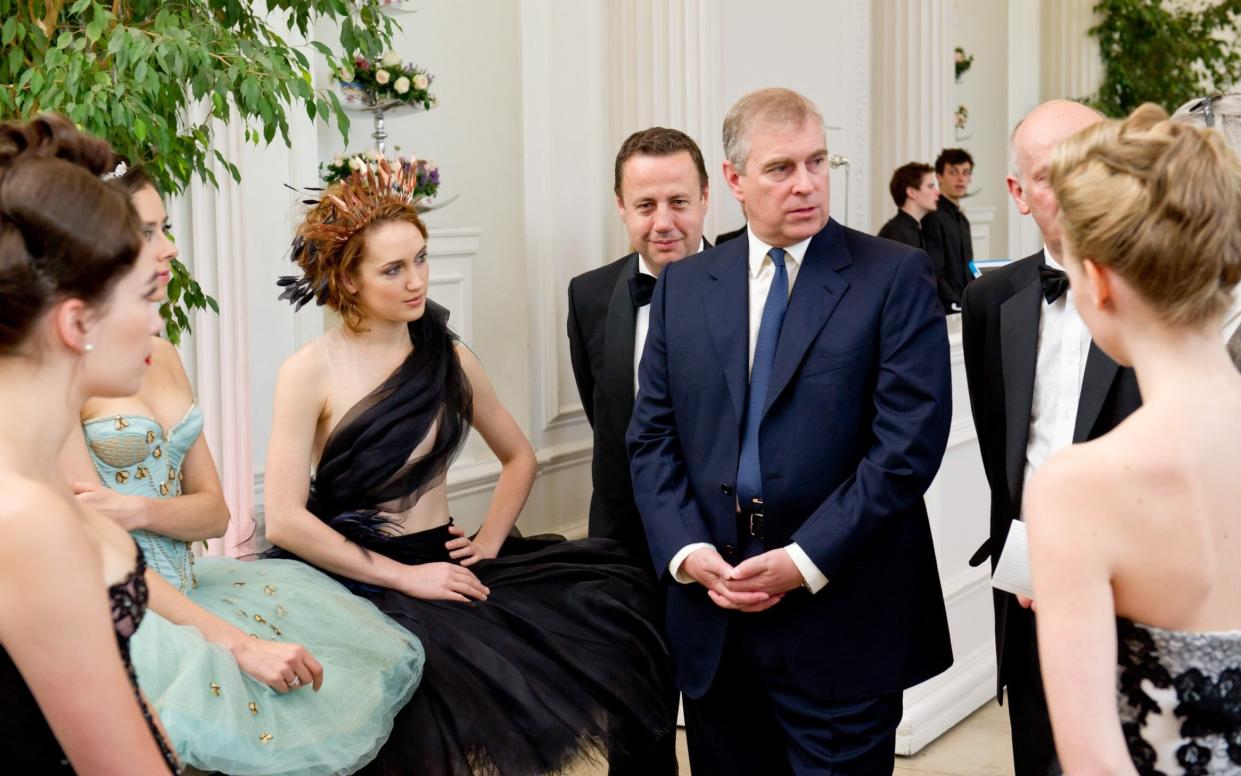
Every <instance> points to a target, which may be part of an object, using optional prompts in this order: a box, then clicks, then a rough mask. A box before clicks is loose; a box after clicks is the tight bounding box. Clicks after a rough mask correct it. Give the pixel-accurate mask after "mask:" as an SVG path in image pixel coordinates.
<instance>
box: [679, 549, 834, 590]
mask: <svg viewBox="0 0 1241 776" xmlns="http://www.w3.org/2000/svg"><path fill="white" fill-rule="evenodd" d="M784 551H785V552H787V553H788V554H789V558H790V559H791V560H792V561H793V565H794V566H796V567H797V570H798V571H800V572H801V577H802V579H804V580H806V585H808V586H809V587H810V592H811V593H817V592H819V591H820V590H822V589H823V588H824V587H826V586H827V577H825V576H823V572H822V571H819V567H818V566H816V565H814V561H812V560H810V556H809V555H807V554H806V551H805V550H803V549H802V548H801V547H799V546H798V544H797V542H793V543H792V544H790V545H787V546H785V548H784ZM682 552H684V550H682ZM674 560H675V559H674Z"/></svg>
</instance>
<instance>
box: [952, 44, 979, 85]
mask: <svg viewBox="0 0 1241 776" xmlns="http://www.w3.org/2000/svg"><path fill="white" fill-rule="evenodd" d="M952 65H953V67H954V68H955V69H956V78H957V81H958V82H960V80H961V76H963V75H965V74H966V73H968V72H969V69H970V68H971V67H973V65H974V55H973V54H966V53H965V49H963V48H961V47H960V46H957V47H956V48H955V49H954V50H953V52H952Z"/></svg>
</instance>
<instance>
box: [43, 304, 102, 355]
mask: <svg viewBox="0 0 1241 776" xmlns="http://www.w3.org/2000/svg"><path fill="white" fill-rule="evenodd" d="M51 319H52V329H53V330H54V331H55V333H56V337H57V338H58V339H59V340H60V341H61V342H62V343H63V344H64V345H65V347H67V348H69V349H70V350H72V351H73V352H75V353H85V352H86V351H87V350H88V348H87V347H86V346H87V345H88V344H91V341H90V335H91V331H92V329H93V328H94V319H95V316H94V315H92V314H91V308H90V307H88V306H87V304H86V302H83V301H82V300H81V299H65V300H64V301H62V302H60V303H58V304H57V305H56V306H55V307H53V308H52V313H51Z"/></svg>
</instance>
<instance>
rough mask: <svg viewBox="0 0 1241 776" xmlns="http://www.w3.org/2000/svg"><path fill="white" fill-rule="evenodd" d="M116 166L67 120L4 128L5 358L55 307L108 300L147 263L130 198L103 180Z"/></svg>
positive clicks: (0, 296) (1, 285) (0, 134)
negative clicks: (140, 261)
mask: <svg viewBox="0 0 1241 776" xmlns="http://www.w3.org/2000/svg"><path fill="white" fill-rule="evenodd" d="M113 166H114V159H113V155H112V150H111V148H109V146H108V144H107V143H105V142H104V141H103V140H100V139H99V138H96V137H91V136H89V135H86V134H83V133H81V132H79V131H78V130H77V129H76V128H75V127H74V126H73V123H72V122H70V121H69V120H68V119H67V118H65V117H64V116H61V115H58V114H51V113H49V114H44V115H42V116H39V117H37V118H35V119H32V120H30V121H27V122H5V123H3V124H0V354H9V353H12V352H14V351H15V350H17V349H18V348H19V346H21V345H22V343H24V342H25V341H26V338H27V337H28V336H29V335H30V330H31V328H32V327H33V325H34V323H35V321H37V320H38V319H39V317H40V316H41V315H42V314H43V313H44V312H45V311H46V310H47V308H48V307H50V306H51V305H52V304H54V303H55V302H57V301H59V300H61V299H65V298H69V297H73V298H78V299H82V300H83V301H85V302H88V303H97V302H99V301H100V300H102V299H103V298H105V297H106V295H107V292H108V291H109V289H110V288H111V286H112V284H113V282H114V281H115V280H117V279H119V277H120V276H121V275H122V274H123V273H124V272H125V271H126V270H128V269H129V268H130V267H132V266H133V264H134V262H135V260H136V259H137V258H138V251H139V249H140V247H141V244H142V241H141V237H140V235H139V233H138V220H137V217H136V216H135V215H134V211H133V208H132V207H131V206H130V203H129V198H128V197H127V196H125V195H124V194H123V193H122V192H120V191H118V190H117V189H115V188H113V187H110V186H108V185H106V184H105V183H103V181H101V180H100V178H99V176H100V175H101V174H103V173H105V172H108V171H110V170H111V169H112V168H113Z"/></svg>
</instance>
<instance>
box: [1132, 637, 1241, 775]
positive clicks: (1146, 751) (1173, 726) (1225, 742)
mask: <svg viewBox="0 0 1241 776" xmlns="http://www.w3.org/2000/svg"><path fill="white" fill-rule="evenodd" d="M1117 636H1118V646H1119V649H1118V655H1117V660H1118V665H1117V679H1118V683H1117V699H1118V701H1119V703H1120V719H1121V724H1122V728H1123V730H1124V733H1125V741H1126V743H1127V744H1128V745H1129V755H1130V756H1131V757H1132V758H1133V762H1134V765H1135V766H1137V769H1138V773H1140V774H1143V776H1156V775H1158V776H1179V775H1180V774H1186V775H1187V776H1198V775H1199V774H1225V773H1228V774H1241V630H1238V631H1221V632H1213V633H1191V632H1186V631H1170V630H1163V629H1161V628H1154V627H1151V626H1147V625H1141V624H1139V623H1135V622H1131V621H1129V620H1124V619H1121V620H1118V621H1117Z"/></svg>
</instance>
